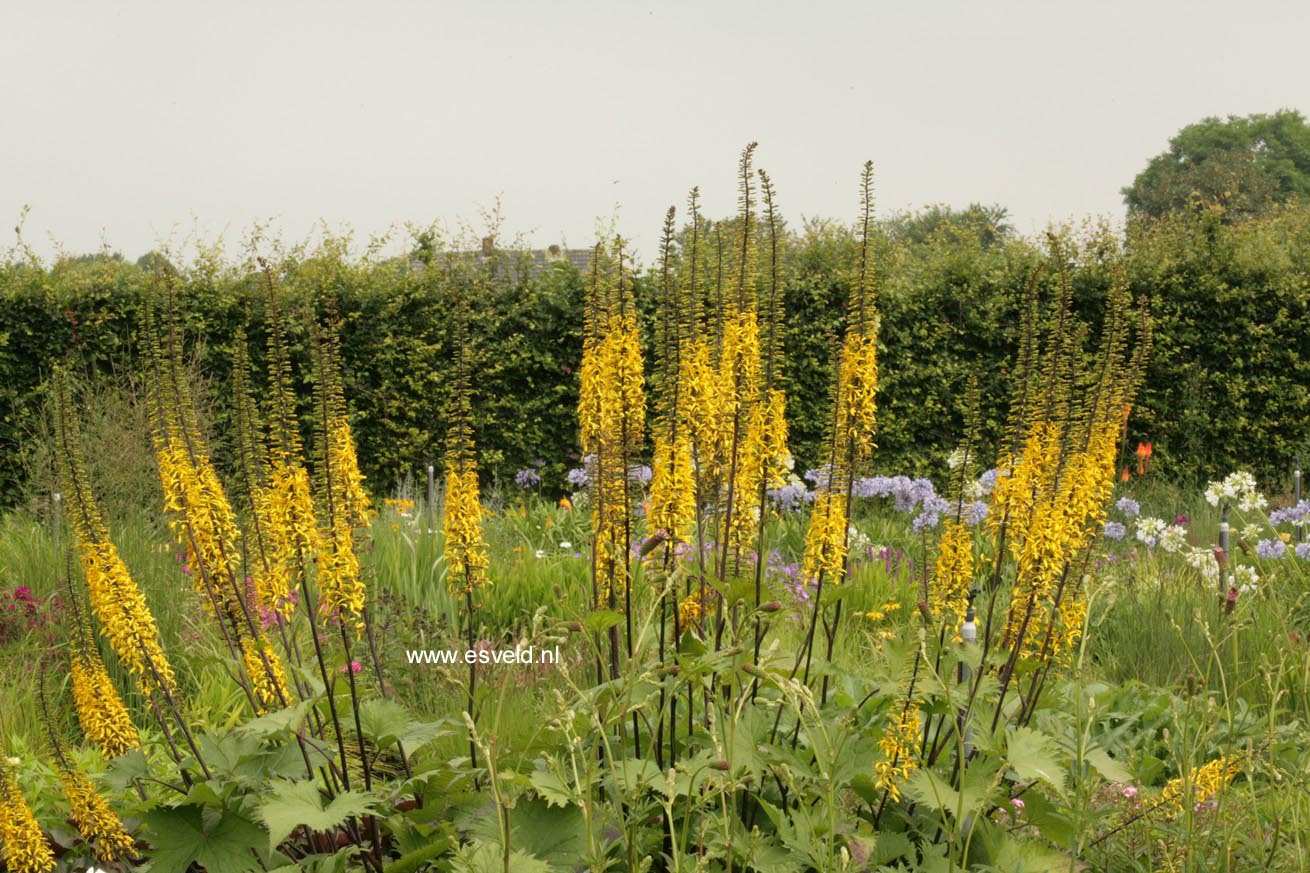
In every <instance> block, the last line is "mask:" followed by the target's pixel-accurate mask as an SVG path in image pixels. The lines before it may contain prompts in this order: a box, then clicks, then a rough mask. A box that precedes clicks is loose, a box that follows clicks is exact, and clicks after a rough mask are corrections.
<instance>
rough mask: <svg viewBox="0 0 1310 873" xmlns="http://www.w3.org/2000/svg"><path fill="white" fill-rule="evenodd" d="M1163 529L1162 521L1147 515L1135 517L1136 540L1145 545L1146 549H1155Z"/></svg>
mask: <svg viewBox="0 0 1310 873" xmlns="http://www.w3.org/2000/svg"><path fill="white" fill-rule="evenodd" d="M1164 529H1165V523H1164V519H1160V518H1152V517H1151V516H1149V515H1140V516H1138V517H1137V524H1136V532H1137V539H1138V540H1139V541H1141V542H1143V543H1145V544H1146V545H1147V547H1148V548H1155V544H1156V543H1157V542H1158V541H1159V539H1160V534H1162V533H1164Z"/></svg>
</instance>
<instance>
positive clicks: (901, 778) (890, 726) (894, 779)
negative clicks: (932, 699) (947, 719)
mask: <svg viewBox="0 0 1310 873" xmlns="http://www.w3.org/2000/svg"><path fill="white" fill-rule="evenodd" d="M888 718H889V721H888V723H887V726H886V728H884V731H883V735H882V739H880V740H879V741H878V748H879V749H880V750H881V751H882V758H881V759H880V760H878V761H877V762H875V763H874V765H873V767H874V772H875V774H876V775H877V786H878V788H879V789H881V790H883V791H886V792H887V796H888V798H889V799H891V800H892V801H898V800H900V799H901V787H902V786H903V785H905V782H906V780H907V779H909V778H910V775H911V774H912V773H913V772H914V771H915V770H916V769H918V764H917V762H916V760H915V754H916V753H917V750H918V748H919V731H920V727H919V706H918V704H917V703H916V702H914V701H912V700H909V699H907V698H905V697H903V696H902V697H898V698H896V699H895V700H893V701H892V707H891V710H890V712H889V713H888Z"/></svg>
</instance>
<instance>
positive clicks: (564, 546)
mask: <svg viewBox="0 0 1310 873" xmlns="http://www.w3.org/2000/svg"><path fill="white" fill-rule="evenodd" d="M559 547H560V548H561V549H564V550H565V551H568V550H569V549H571V548H573V543H571V542H569V541H568V540H560V542H559Z"/></svg>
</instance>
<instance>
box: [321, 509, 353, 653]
mask: <svg viewBox="0 0 1310 873" xmlns="http://www.w3.org/2000/svg"><path fill="white" fill-rule="evenodd" d="M318 587H319V590H320V591H321V592H322V597H323V603H322V610H323V612H324V613H325V614H327V615H328V616H329V617H330V618H334V619H336V620H338V621H340V622H342V623H349V624H351V625H353V626H354V627H355V629H356V631H361V630H363V624H364V621H363V615H364V602H365V590H364V581H363V579H361V578H360V575H359V556H358V555H356V554H355V538H354V535H353V534H352V533H351V531H350V530H349V529H348V528H347V527H345V526H344V525H343V524H338V525H336V526H335V527H333V528H328V529H325V530H323V532H322V537H321V541H320V545H319V549H318Z"/></svg>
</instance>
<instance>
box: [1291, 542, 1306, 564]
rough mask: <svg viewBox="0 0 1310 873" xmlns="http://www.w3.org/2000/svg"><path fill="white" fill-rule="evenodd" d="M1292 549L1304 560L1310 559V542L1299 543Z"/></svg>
mask: <svg viewBox="0 0 1310 873" xmlns="http://www.w3.org/2000/svg"><path fill="white" fill-rule="evenodd" d="M1292 551H1294V552H1296V556H1297V557H1298V558H1300V559H1301V560H1302V561H1310V543H1297V544H1296V548H1295V549H1293V550H1292Z"/></svg>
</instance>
